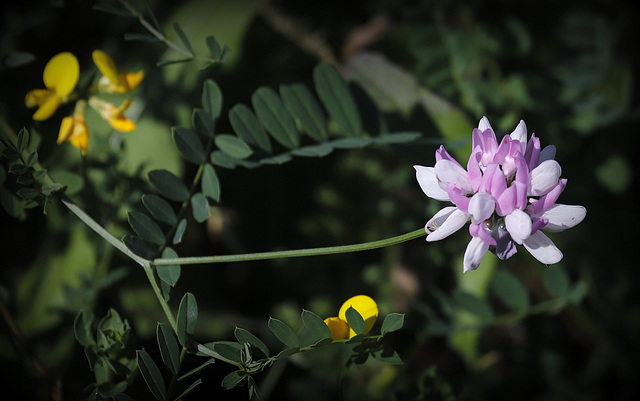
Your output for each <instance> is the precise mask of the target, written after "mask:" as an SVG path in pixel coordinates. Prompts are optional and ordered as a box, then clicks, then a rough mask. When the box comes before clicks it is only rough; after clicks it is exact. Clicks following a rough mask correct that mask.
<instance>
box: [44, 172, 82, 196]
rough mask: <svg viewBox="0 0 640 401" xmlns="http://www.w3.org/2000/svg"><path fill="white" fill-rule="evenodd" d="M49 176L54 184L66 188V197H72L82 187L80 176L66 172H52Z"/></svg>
mask: <svg viewBox="0 0 640 401" xmlns="http://www.w3.org/2000/svg"><path fill="white" fill-rule="evenodd" d="M49 175H50V176H51V178H52V179H53V180H54V181H55V182H56V183H58V184H62V185H66V186H67V190H66V194H67V195H74V194H76V193H78V192H80V190H82V188H83V187H84V179H83V178H82V176H81V175H80V174H76V173H72V172H71V171H67V170H52V171H50V172H49Z"/></svg>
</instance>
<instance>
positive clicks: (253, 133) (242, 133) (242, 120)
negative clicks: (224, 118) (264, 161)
mask: <svg viewBox="0 0 640 401" xmlns="http://www.w3.org/2000/svg"><path fill="white" fill-rule="evenodd" d="M229 122H230V123H231V126H232V127H233V130H234V131H235V133H236V134H237V135H238V137H239V138H241V139H242V140H243V141H245V142H246V143H248V144H257V145H258V147H260V149H262V150H264V151H265V152H267V153H271V142H270V141H269V135H267V132H266V131H265V130H264V127H263V126H262V124H260V122H259V121H258V119H257V118H256V116H255V114H253V111H251V109H250V108H249V107H247V106H246V105H244V104H242V103H239V104H236V105H235V106H233V107H232V108H231V110H229Z"/></svg>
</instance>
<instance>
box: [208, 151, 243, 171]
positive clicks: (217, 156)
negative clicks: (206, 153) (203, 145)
mask: <svg viewBox="0 0 640 401" xmlns="http://www.w3.org/2000/svg"><path fill="white" fill-rule="evenodd" d="M239 162H240V161H239V160H238V159H234V158H233V157H231V156H229V155H228V154H226V153H224V152H222V151H219V150H214V151H213V152H211V163H213V164H215V165H216V166H220V167H224V168H229V169H233V168H236V166H237V165H238V163H239Z"/></svg>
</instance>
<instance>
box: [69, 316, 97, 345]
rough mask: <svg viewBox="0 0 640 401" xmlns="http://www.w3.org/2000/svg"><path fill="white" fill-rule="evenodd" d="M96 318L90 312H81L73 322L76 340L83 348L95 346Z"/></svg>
mask: <svg viewBox="0 0 640 401" xmlns="http://www.w3.org/2000/svg"><path fill="white" fill-rule="evenodd" d="M95 319H96V316H95V315H94V314H93V312H92V311H90V310H81V311H80V312H79V313H78V315H77V316H76V319H75V320H74V321H73V332H74V334H75V336H76V340H78V342H79V343H80V345H82V346H83V347H88V346H90V345H95V344H96V340H95V337H94V334H93V323H94V321H95Z"/></svg>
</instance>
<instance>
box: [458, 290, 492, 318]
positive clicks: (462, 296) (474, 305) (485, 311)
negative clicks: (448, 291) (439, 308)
mask: <svg viewBox="0 0 640 401" xmlns="http://www.w3.org/2000/svg"><path fill="white" fill-rule="evenodd" d="M453 300H454V301H455V303H456V306H457V307H458V308H459V309H462V310H464V311H467V312H469V313H471V314H472V315H474V316H477V317H479V318H480V319H490V318H492V317H493V310H492V309H491V306H489V304H488V303H487V302H486V301H485V300H483V299H481V298H478V297H477V296H475V295H473V294H471V293H469V292H465V291H462V290H459V291H456V292H455V293H454V294H453Z"/></svg>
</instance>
